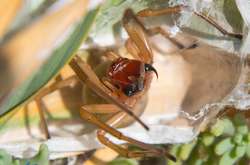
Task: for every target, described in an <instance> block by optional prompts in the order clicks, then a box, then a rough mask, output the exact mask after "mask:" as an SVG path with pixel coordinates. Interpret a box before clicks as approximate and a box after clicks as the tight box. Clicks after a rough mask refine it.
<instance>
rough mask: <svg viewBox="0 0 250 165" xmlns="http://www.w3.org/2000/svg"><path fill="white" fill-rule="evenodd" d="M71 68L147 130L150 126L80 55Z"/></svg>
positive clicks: (83, 80)
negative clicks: (117, 95) (109, 87)
mask: <svg viewBox="0 0 250 165" xmlns="http://www.w3.org/2000/svg"><path fill="white" fill-rule="evenodd" d="M69 64H70V66H71V68H72V69H73V70H74V71H75V73H76V75H77V76H78V78H79V79H80V80H81V82H82V83H84V84H86V85H87V86H88V87H90V88H91V89H92V90H93V91H94V92H95V93H96V94H97V95H99V96H100V97H102V98H103V99H105V100H106V101H108V102H110V103H113V104H115V105H117V106H118V107H119V108H120V109H121V110H122V111H124V112H126V113H127V114H128V115H129V116H131V117H133V118H134V119H135V120H136V121H138V122H139V123H140V124H141V125H142V126H143V127H144V128H145V129H146V130H148V129H149V128H148V126H147V125H146V124H144V123H143V122H142V121H141V120H140V119H139V117H137V116H136V115H135V114H134V113H133V110H132V108H131V107H129V106H128V105H126V104H124V103H122V102H120V101H119V100H118V99H117V98H116V97H115V96H114V95H113V94H112V92H111V91H110V90H109V89H108V88H106V87H105V85H103V84H102V82H101V81H100V80H99V78H98V77H97V75H96V74H95V72H94V71H93V70H92V69H91V68H90V66H89V65H88V64H87V63H85V62H84V61H82V60H81V59H80V58H79V57H77V56H76V57H75V58H74V59H72V60H71V62H70V63H69Z"/></svg>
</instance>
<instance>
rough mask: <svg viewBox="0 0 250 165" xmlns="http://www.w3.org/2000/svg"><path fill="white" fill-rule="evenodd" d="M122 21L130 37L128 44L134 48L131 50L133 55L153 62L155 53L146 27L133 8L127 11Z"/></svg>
mask: <svg viewBox="0 0 250 165" xmlns="http://www.w3.org/2000/svg"><path fill="white" fill-rule="evenodd" d="M122 23H123V26H124V28H125V29H126V31H127V33H128V35H129V38H130V40H129V41H128V42H127V44H126V45H127V46H128V47H131V48H132V49H131V51H132V52H134V53H132V55H135V56H136V58H138V57H140V59H141V60H142V61H144V62H145V63H148V64H152V63H153V53H152V49H151V46H150V43H149V39H148V36H147V34H146V29H145V27H144V26H143V24H142V23H141V22H140V20H139V19H138V18H137V17H136V16H135V14H134V13H133V11H132V10H131V9H127V10H126V11H125V13H124V16H123V18H122ZM131 42H133V44H132V43H131ZM128 50H130V49H128Z"/></svg>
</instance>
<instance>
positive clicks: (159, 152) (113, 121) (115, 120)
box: [80, 107, 176, 161]
mask: <svg viewBox="0 0 250 165" xmlns="http://www.w3.org/2000/svg"><path fill="white" fill-rule="evenodd" d="M80 114H81V117H82V118H84V119H85V120H87V121H89V122H91V123H92V124H94V125H96V126H97V127H99V128H100V129H99V130H98V131H97V137H98V139H99V141H100V142H101V143H103V144H104V145H106V146H108V147H110V148H111V149H113V150H115V151H116V152H118V153H119V154H121V155H122V156H126V157H151V156H167V157H168V158H169V159H171V160H173V161H176V158H175V157H174V156H172V155H170V154H169V153H168V152H166V151H165V150H163V149H159V148H156V147H154V146H152V145H150V144H146V143H143V142H140V141H138V140H135V139H133V138H130V137H127V136H125V135H123V134H122V133H121V132H119V131H117V130H116V129H115V128H113V127H116V126H117V125H118V124H119V122H120V121H121V120H123V119H124V117H126V116H127V114H125V113H124V112H120V113H117V114H116V115H114V116H113V117H111V118H110V119H109V120H108V121H107V123H103V122H101V121H100V120H99V119H98V118H96V117H95V116H94V115H93V114H92V113H90V112H88V111H87V110H86V109H84V107H82V110H81V111H80ZM106 133H110V134H111V135H113V136H114V137H116V138H118V139H120V140H124V141H126V142H128V143H130V144H133V145H136V146H138V147H140V148H142V149H144V150H145V151H129V150H128V149H126V148H123V147H121V146H119V145H117V144H115V143H113V142H111V141H110V140H109V139H108V138H107V137H105V134H106Z"/></svg>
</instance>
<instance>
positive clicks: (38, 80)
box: [0, 8, 99, 116]
mask: <svg viewBox="0 0 250 165" xmlns="http://www.w3.org/2000/svg"><path fill="white" fill-rule="evenodd" d="M98 11H99V8H98V9H95V10H92V11H90V12H88V13H87V15H86V16H85V17H84V18H83V19H82V20H81V21H80V23H79V24H78V25H77V26H76V28H75V29H74V31H73V33H72V34H71V35H70V36H69V38H67V39H66V41H65V42H64V43H63V44H61V45H60V46H59V47H58V48H57V49H56V50H54V51H53V52H52V55H51V56H50V58H49V59H48V60H47V61H46V63H45V64H44V65H43V66H42V67H41V68H40V69H39V70H38V71H37V72H36V73H34V74H33V75H32V76H31V77H30V78H29V79H28V80H26V81H25V82H24V83H23V84H22V85H21V86H20V87H19V88H18V89H16V90H15V92H14V93H12V94H11V96H10V97H9V99H8V100H7V101H6V102H5V103H4V104H3V105H2V106H1V107H0V116H2V115H4V114H6V113H8V112H10V111H11V110H12V109H13V108H15V107H17V106H19V105H20V104H22V103H23V102H24V101H26V100H27V99H28V98H30V97H31V96H32V95H34V94H35V93H36V92H37V91H38V90H39V89H40V88H41V87H42V86H44V85H45V84H46V83H47V82H48V81H49V80H50V79H51V78H52V77H53V76H55V74H57V73H58V72H59V70H60V69H61V68H62V67H63V66H64V65H65V64H66V63H67V61H69V59H70V58H71V57H72V55H73V54H74V53H75V52H76V50H77V49H78V48H79V46H80V44H81V43H82V41H83V40H84V39H85V38H86V37H87V35H88V32H89V30H90V28H91V25H92V24H93V22H94V20H95V18H96V15H97V13H98Z"/></svg>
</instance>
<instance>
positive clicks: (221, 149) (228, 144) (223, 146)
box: [214, 138, 235, 155]
mask: <svg viewBox="0 0 250 165" xmlns="http://www.w3.org/2000/svg"><path fill="white" fill-rule="evenodd" d="M234 146H235V144H234V143H233V140H232V139H231V138H226V139H223V140H222V141H220V142H219V143H218V144H216V146H215V150H214V152H215V153H216V154H217V155H222V154H224V153H225V152H227V151H230V150H231V149H232V148H233V147H234Z"/></svg>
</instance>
